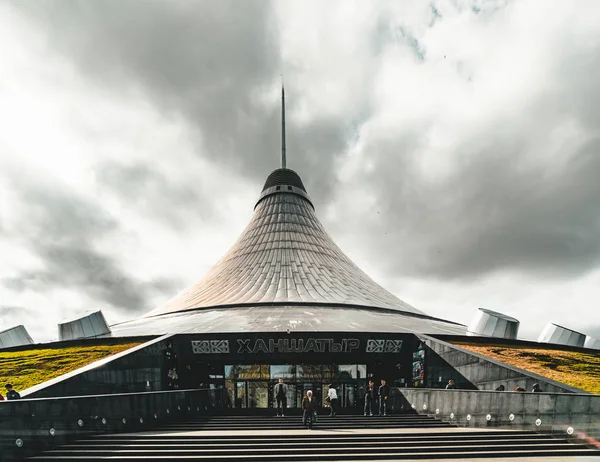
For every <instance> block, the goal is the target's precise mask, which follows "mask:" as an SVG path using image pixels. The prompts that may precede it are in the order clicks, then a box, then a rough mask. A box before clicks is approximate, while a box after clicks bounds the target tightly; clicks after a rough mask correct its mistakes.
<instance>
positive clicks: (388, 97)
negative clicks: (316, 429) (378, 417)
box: [0, 0, 600, 336]
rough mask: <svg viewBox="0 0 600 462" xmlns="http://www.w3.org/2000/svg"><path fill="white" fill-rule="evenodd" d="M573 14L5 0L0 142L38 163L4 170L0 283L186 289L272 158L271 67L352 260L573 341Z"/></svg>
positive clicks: (578, 93) (593, 60)
mask: <svg viewBox="0 0 600 462" xmlns="http://www.w3.org/2000/svg"><path fill="white" fill-rule="evenodd" d="M594 8H596V5H595V2H594V1H593V0H592V1H590V2H584V3H579V4H578V5H571V4H568V3H561V4H556V5H553V7H552V8H546V5H545V4H544V3H542V2H539V1H535V0H523V1H519V2H516V1H503V0H499V1H486V2H477V3H476V4H474V3H473V2H471V1H445V0H435V1H434V2H429V3H423V4H418V5H415V4H414V3H412V2H397V1H393V2H392V1H390V2H387V1H381V2H369V3H367V2H352V1H347V0H344V1H340V2H336V1H331V2H329V3H328V7H327V8H323V6H322V2H312V1H309V0H305V1H301V2H273V3H269V2H251V1H248V2H242V3H240V2H229V1H223V2H208V1H206V2H204V1H199V2H191V3H190V2H187V3H173V2H166V1H164V2H161V1H152V2H143V3H140V2H135V1H130V2H126V3H123V2H116V1H112V0H106V1H103V2H96V3H83V2H67V1H30V2H8V3H5V4H4V5H3V6H0V20H2V17H1V16H2V15H3V14H4V16H5V19H4V20H3V21H4V22H2V24H1V25H3V29H4V30H3V31H2V32H1V33H2V34H4V35H0V37H3V38H4V39H5V40H4V43H8V45H4V46H5V47H6V48H4V49H2V46H3V45H2V44H1V43H0V51H5V55H6V56H7V57H8V58H10V63H11V65H10V66H7V67H6V70H5V71H4V75H6V76H7V78H6V79H3V81H2V83H0V94H1V95H2V96H3V99H4V101H5V102H6V103H7V104H5V105H4V107H6V108H7V109H5V112H4V114H6V115H5V116H4V119H2V114H3V112H2V110H0V119H2V122H3V127H7V131H8V133H10V134H11V136H10V137H8V135H6V134H4V135H3V136H4V138H5V139H6V138H10V139H11V140H12V139H17V138H18V139H19V141H18V143H17V142H15V144H22V146H19V147H20V149H17V150H15V151H14V152H15V155H14V156H13V157H15V158H16V157H17V154H18V156H19V157H23V158H26V159H29V160H28V165H29V167H30V168H32V169H37V170H38V171H41V172H43V173H44V174H46V173H47V172H49V173H48V174H47V175H45V176H46V183H45V184H44V187H43V188H42V189H40V188H38V189H35V188H34V191H33V192H28V190H29V189H30V184H31V181H26V180H27V179H21V178H20V176H19V175H15V176H14V177H13V182H15V184H18V183H21V182H24V183H26V184H25V186H21V187H18V185H17V188H16V190H17V192H16V193H15V194H18V200H16V201H15V202H14V204H21V202H26V203H25V204H24V206H23V213H22V214H20V213H19V211H18V210H17V209H16V208H15V205H13V203H12V202H11V203H10V204H9V206H8V207H6V203H5V205H4V209H5V210H7V211H8V212H10V213H9V214H8V215H11V216H13V215H14V216H17V215H19V220H18V223H19V229H20V230H23V233H22V237H21V238H19V239H17V237H16V236H18V234H17V233H15V232H14V229H13V224H12V221H4V220H1V221H0V252H2V251H4V252H5V254H6V252H7V251H8V252H13V253H11V257H10V259H9V260H10V261H11V263H10V265H8V266H6V267H5V268H4V269H3V271H2V275H1V276H0V277H2V278H3V279H4V280H6V281H8V282H9V284H12V287H13V288H14V289H16V288H24V287H25V286H23V284H25V283H27V284H29V286H30V287H48V288H50V287H54V289H52V290H58V289H59V288H60V287H61V286H62V285H63V282H68V284H69V285H70V287H72V294H74V295H82V294H83V295H82V299H81V300H86V301H87V300H89V298H95V299H97V300H98V301H103V302H105V303H107V304H109V306H111V304H114V303H117V304H118V305H115V306H121V305H120V304H122V303H125V304H126V305H128V306H129V305H131V306H134V305H141V304H144V303H153V302H157V297H159V298H161V297H162V298H167V297H168V296H169V295H173V293H174V292H175V289H177V290H179V289H181V288H183V286H185V285H186V284H189V283H191V282H192V281H193V280H194V279H196V278H197V277H200V276H201V275H202V274H201V270H204V269H207V268H208V267H210V265H211V264H213V263H214V262H215V261H216V260H217V259H218V257H219V255H220V254H222V253H224V252H225V250H226V249H227V246H228V245H230V244H231V243H232V242H233V240H234V238H235V235H236V234H237V233H239V232H240V231H241V230H242V229H243V226H244V221H245V220H246V219H247V218H248V217H249V215H250V213H251V208H252V205H253V204H254V199H255V198H256V196H257V195H258V193H259V190H260V187H261V185H262V182H263V181H264V179H265V178H266V176H267V174H268V173H269V172H270V170H272V169H273V168H275V167H276V166H277V165H278V161H279V145H280V139H279V136H280V134H279V126H280V121H279V74H281V73H284V74H285V81H286V96H287V101H286V102H287V106H288V113H287V123H288V140H287V141H288V162H289V165H290V166H291V167H292V168H294V169H296V170H297V171H298V172H299V173H300V174H301V176H302V179H303V181H304V183H305V185H306V186H307V189H308V192H309V194H310V195H311V197H312V198H313V201H314V202H315V205H316V209H317V213H318V215H319V217H320V218H321V219H322V221H323V222H324V224H325V227H326V229H328V231H330V233H331V234H332V235H333V236H334V238H335V239H336V241H337V242H339V243H340V246H341V248H342V249H343V250H344V251H346V252H347V253H348V254H349V255H350V256H351V257H352V258H353V259H354V260H355V261H356V262H357V263H359V266H361V267H363V268H364V269H366V270H367V272H368V273H369V274H371V275H372V276H374V278H375V279H376V280H378V281H381V282H382V283H384V285H385V286H386V287H388V288H390V289H391V290H393V291H394V293H396V294H397V295H398V296H399V297H401V298H403V299H405V300H406V301H407V302H409V303H411V304H413V305H414V306H416V307H418V308H419V309H423V310H424V311H426V312H428V313H430V314H434V315H438V316H441V317H447V318H450V319H453V320H458V321H462V322H468V320H469V318H470V317H471V316H472V314H473V313H474V312H475V309H476V307H478V306H484V307H488V308H491V309H497V310H498V311H503V312H507V314H512V315H515V316H517V317H518V318H519V319H521V320H522V326H523V327H522V331H524V332H527V333H528V335H531V336H533V335H534V333H535V334H537V333H539V330H540V329H541V327H540V326H539V325H538V324H539V322H540V318H544V322H545V321H553V322H558V323H562V324H565V325H568V326H570V327H572V328H575V329H580V330H583V327H585V322H587V320H588V318H589V319H592V320H593V319H596V318H595V316H597V315H595V313H594V311H593V307H592V305H593V303H592V302H590V300H597V299H598V296H600V294H599V293H598V289H597V287H599V285H598V281H599V280H600V279H598V277H599V276H598V271H599V266H600V265H599V264H598V262H599V258H600V232H599V231H600V223H599V217H598V214H597V212H596V208H597V207H594V204H595V203H597V202H598V201H599V200H600V189H599V187H598V184H597V183H598V181H597V180H596V178H598V173H599V169H600V163H599V161H598V155H597V153H598V150H599V148H600V144H599V140H600V128H599V127H600V119H599V115H598V114H599V112H598V110H597V108H598V107H600V89H599V88H598V86H597V83H596V80H597V79H596V78H595V76H596V75H598V73H599V72H600V28H599V27H598V20H597V15H594V14H590V12H591V11H593V10H594ZM540 11H543V12H544V14H540ZM6 18H7V19H6ZM16 19H19V20H18V21H17V20H16ZM7 30H8V31H9V32H6V31H7ZM11 36H13V37H15V38H13V42H10V39H11ZM7 38H8V39H9V41H8V42H6V39H7ZM7 50H17V51H14V52H12V51H11V52H10V53H6V51H7ZM31 50H37V51H36V53H33V54H32V55H31V56H33V57H31V56H30V57H29V61H28V60H27V59H25V58H23V56H26V55H27V56H29V55H28V53H30V52H31ZM11 69H16V70H15V71H14V75H13V74H11V72H13V71H11ZM3 91H4V92H3ZM2 92H3V93H2ZM25 103H26V104H25ZM40 114H42V115H43V117H42V116H41V115H40ZM67 122H68V123H67ZM5 133H6V131H5ZM32 133H33V134H34V135H32ZM32 140H39V144H41V145H43V148H46V146H47V148H48V149H47V150H46V149H44V152H47V153H48V155H47V156H46V155H45V156H42V155H41V154H37V155H36V154H35V153H36V152H41V150H38V148H39V147H40V146H38V145H35V144H34V143H33V142H32ZM1 142H2V135H1V134H0V143H1ZM2 151H4V149H3V150H2ZM0 166H3V165H2V152H0ZM50 173H52V174H50ZM55 182H56V184H55ZM1 188H2V184H1V183H0V189H1ZM0 192H1V191H0ZM9 194H13V193H11V192H10V191H9ZM250 197H251V198H250ZM71 201H73V203H74V204H75V205H65V204H70V202H71ZM36 202H39V203H40V204H44V205H43V206H42V207H41V208H40V207H36V206H35V205H34V204H35V203H36ZM46 202H48V205H47V206H46V205H45V204H46ZM107 211H110V213H108V212H107ZM46 215H53V216H55V217H56V219H54V220H53V219H50V218H49V217H48V216H46ZM59 217H60V219H59ZM11 220H12V219H11ZM46 227H47V229H48V230H49V232H48V233H47V235H46V233H44V232H42V231H37V232H32V229H37V228H39V229H45V228H46ZM38 240H39V241H40V242H39V243H38V242H37V241H38ZM78 268H81V269H80V270H78ZM91 268H95V269H91ZM61 272H63V273H64V279H62V280H58V276H57V274H60V273H61ZM19 284H21V285H19ZM111 287H115V288H116V291H115V293H110V292H111V290H110V288H111ZM48 290H50V289H48ZM170 291H173V292H172V293H168V292H170ZM152 294H156V296H155V297H153V296H152ZM10 297H11V298H10V299H9V300H7V302H6V303H7V304H11V305H12V304H14V305H25V304H27V303H32V302H31V301H30V300H27V303H26V302H25V301H23V299H22V294H20V293H19V292H18V291H16V290H13V289H11V292H10ZM13 297H14V299H13ZM74 298H75V299H76V301H74V302H73V305H75V304H77V303H81V300H79V299H78V298H77V297H74ZM31 300H33V299H31ZM2 303H5V301H2ZM58 305H59V304H58V303H55V304H54V306H58ZM571 312H578V313H579V318H578V320H572V319H570V318H569V313H571ZM126 313H127V315H129V312H126ZM592 324H594V322H592ZM595 324H597V322H596V323H595Z"/></svg>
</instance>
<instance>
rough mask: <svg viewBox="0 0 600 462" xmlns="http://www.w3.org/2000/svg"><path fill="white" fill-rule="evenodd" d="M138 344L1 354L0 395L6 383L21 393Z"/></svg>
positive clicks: (129, 343) (32, 350) (42, 349)
mask: <svg viewBox="0 0 600 462" xmlns="http://www.w3.org/2000/svg"><path fill="white" fill-rule="evenodd" d="M140 343H142V342H128V343H117V344H109V345H97V344H96V345H82V346H73V347H66V348H37V349H26V350H20V351H6V352H4V351H0V385H1V392H2V394H3V395H4V394H5V393H4V391H5V390H4V385H5V384H6V383H12V384H13V386H14V387H15V389H16V390H17V391H23V390H25V389H26V388H29V387H33V386H34V385H38V384H40V383H42V382H45V381H47V380H50V379H53V378H55V377H58V376H59V375H62V374H66V373H67V372H71V371H74V370H75V369H79V368H80V367H83V366H87V365H88V364H90V363H92V362H94V361H97V360H99V359H102V358H106V357H107V356H111V355H114V354H116V353H119V352H121V351H124V350H127V349H129V348H132V347H134V346H137V345H139V344H140Z"/></svg>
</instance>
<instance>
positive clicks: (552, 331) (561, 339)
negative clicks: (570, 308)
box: [538, 323, 585, 347]
mask: <svg viewBox="0 0 600 462" xmlns="http://www.w3.org/2000/svg"><path fill="white" fill-rule="evenodd" d="M538 342H540V343H556V344H558V345H568V346H575V347H583V346H584V344H585V335H584V334H581V333H579V332H575V331H574V330H571V329H567V328H566V327H562V326H559V325H558V324H553V323H548V325H547V326H546V327H545V328H544V330H543V331H542V333H541V334H540V337H539V338H538Z"/></svg>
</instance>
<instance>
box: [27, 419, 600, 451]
mask: <svg viewBox="0 0 600 462" xmlns="http://www.w3.org/2000/svg"><path fill="white" fill-rule="evenodd" d="M546 456H554V457H564V456H600V451H596V450H592V449H587V448H586V447H585V446H583V445H577V444H572V443H569V442H568V441H567V440H566V439H563V438H555V437H552V436H549V435H543V434H539V433H535V432H531V431H518V430H511V431H508V430H487V429H463V428H456V427H452V426H450V425H448V424H445V423H442V422H439V421H437V420H435V419H433V418H430V417H424V416H418V415H400V416H393V417H388V418H385V417H363V416H339V417H336V418H335V419H332V418H329V417H320V418H319V420H318V422H317V423H316V424H315V428H314V429H313V430H305V429H303V428H302V426H301V423H300V417H299V416H292V417H283V418H278V417H265V416H262V417H256V416H246V417H242V416H226V417H225V416H220V417H213V418H210V419H203V420H195V421H191V422H187V423H170V424H167V425H165V426H164V427H163V428H162V429H161V430H159V431H153V432H145V433H134V434H115V435H98V436H92V437H88V438H85V439H81V440H78V441H74V442H72V443H69V444H65V445H63V446H60V447H58V448H55V449H51V450H48V451H46V452H45V453H43V454H41V455H38V456H36V457H32V458H31V459H30V460H37V461H50V460H65V461H94V460H106V459H113V460H115V459H116V460H124V461H129V460H152V461H170V462H172V461H177V460H199V461H202V460H207V461H208V460H211V461H212V460H227V461H228V462H236V461H242V460H243V461H268V460H273V461H315V460H319V461H351V460H352V461H363V460H387V461H392V460H416V459H421V460H440V459H475V458H500V457H514V458H517V457H518V458H527V457H546Z"/></svg>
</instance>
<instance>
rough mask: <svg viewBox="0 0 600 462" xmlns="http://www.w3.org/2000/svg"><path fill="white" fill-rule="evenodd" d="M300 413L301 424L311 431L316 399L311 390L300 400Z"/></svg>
mask: <svg viewBox="0 0 600 462" xmlns="http://www.w3.org/2000/svg"><path fill="white" fill-rule="evenodd" d="M302 411H303V413H302V424H303V425H304V426H305V427H306V426H308V428H309V430H312V427H313V422H314V420H315V414H316V412H317V399H316V398H315V397H314V396H313V392H312V391H311V390H308V391H307V392H306V396H305V397H304V398H303V399H302Z"/></svg>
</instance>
